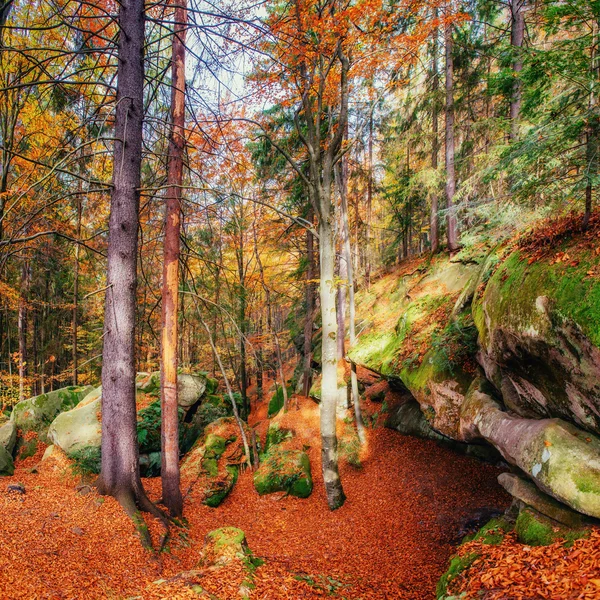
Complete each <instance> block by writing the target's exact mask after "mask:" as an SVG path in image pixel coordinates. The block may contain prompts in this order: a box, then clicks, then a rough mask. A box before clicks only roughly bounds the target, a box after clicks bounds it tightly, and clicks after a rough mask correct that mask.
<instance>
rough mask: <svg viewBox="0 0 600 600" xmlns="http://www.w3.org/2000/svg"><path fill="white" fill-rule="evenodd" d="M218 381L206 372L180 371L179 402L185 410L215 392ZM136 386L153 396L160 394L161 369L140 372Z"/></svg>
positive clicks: (178, 380) (178, 379)
mask: <svg viewBox="0 0 600 600" xmlns="http://www.w3.org/2000/svg"><path fill="white" fill-rule="evenodd" d="M217 386H218V383H217V381H216V380H214V379H211V378H209V377H208V376H207V375H206V373H194V374H191V373H179V374H178V375H177V404H178V405H179V407H180V408H182V409H183V411H184V412H186V413H187V411H188V410H189V409H190V408H192V407H193V406H194V405H195V404H197V403H198V402H199V401H200V400H201V399H202V397H203V396H204V395H205V394H206V393H214V392H215V391H216V389H217ZM136 388H137V389H138V390H139V391H141V392H143V393H145V394H150V395H153V396H157V397H158V396H159V395H160V371H155V372H153V373H138V374H137V377H136Z"/></svg>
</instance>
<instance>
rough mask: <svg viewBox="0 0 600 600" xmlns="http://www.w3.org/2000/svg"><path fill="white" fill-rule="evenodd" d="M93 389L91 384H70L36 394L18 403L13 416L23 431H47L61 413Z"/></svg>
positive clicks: (72, 406)
mask: <svg viewBox="0 0 600 600" xmlns="http://www.w3.org/2000/svg"><path fill="white" fill-rule="evenodd" d="M92 389H93V388H92V387H90V386H68V387H66V388H61V389H58V390H53V391H52V392H48V393H47V394H40V395H39V396H34V397H33V398H29V399H27V400H23V401H21V402H19V403H18V404H16V405H15V407H14V409H13V414H12V416H11V418H12V419H13V420H14V421H15V423H16V424H17V426H18V427H19V429H21V430H22V431H37V432H38V433H45V432H46V431H47V429H48V427H49V426H50V424H51V423H52V421H53V420H54V419H55V417H56V416H57V415H58V414H59V413H61V412H64V411H67V410H71V409H72V408H74V407H75V406H77V405H78V404H79V402H80V401H81V400H82V399H83V398H84V397H85V396H86V395H87V394H88V393H89V392H90V391H91V390H92Z"/></svg>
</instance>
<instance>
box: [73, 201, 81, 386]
mask: <svg viewBox="0 0 600 600" xmlns="http://www.w3.org/2000/svg"><path fill="white" fill-rule="evenodd" d="M81 214H82V205H81V196H80V195H78V196H77V225H76V231H77V240H78V241H79V239H80V238H81ZM79 249H80V246H79V244H75V265H74V267H73V312H72V315H71V340H72V346H73V348H72V351H71V352H72V355H71V356H72V359H73V385H77V381H78V375H79V373H78V363H77V360H78V356H77V328H78V324H79V321H78V312H79Z"/></svg>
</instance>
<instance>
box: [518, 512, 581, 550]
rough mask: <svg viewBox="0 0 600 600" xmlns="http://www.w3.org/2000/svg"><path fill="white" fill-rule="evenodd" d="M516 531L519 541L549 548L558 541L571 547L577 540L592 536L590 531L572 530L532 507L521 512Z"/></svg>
mask: <svg viewBox="0 0 600 600" xmlns="http://www.w3.org/2000/svg"><path fill="white" fill-rule="evenodd" d="M515 531H516V532H517V538H518V540H519V541H520V542H521V543H522V544H527V545H528V546H549V545H550V544H553V543H554V542H556V541H558V540H564V541H565V545H566V546H569V545H571V544H572V543H573V542H574V541H575V540H577V539H580V538H583V537H587V536H588V535H589V534H590V530H589V529H586V528H581V529H571V528H569V527H566V526H564V525H562V524H561V523H559V522H558V521H554V520H553V519H550V518H549V517H546V516H544V515H542V514H541V513H539V512H537V511H536V510H534V509H533V508H531V507H525V508H523V509H522V510H521V511H520V512H519V516H518V517H517V522H516V523H515Z"/></svg>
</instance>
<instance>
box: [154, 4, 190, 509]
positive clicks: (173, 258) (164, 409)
mask: <svg viewBox="0 0 600 600" xmlns="http://www.w3.org/2000/svg"><path fill="white" fill-rule="evenodd" d="M186 27H187V8H186V2H185V0H184V1H183V2H182V3H181V4H178V5H177V6H176V7H175V14H174V30H173V50H172V52H173V54H172V59H171V60H172V65H171V69H172V82H171V88H172V92H171V132H170V136H169V155H168V158H167V207H166V213H165V247H164V261H163V287H162V360H161V366H162V377H161V414H162V429H161V449H162V455H161V472H160V473H161V480H162V500H163V504H164V505H165V506H166V507H167V508H168V509H169V512H170V513H171V516H172V517H178V516H180V515H181V514H182V512H183V498H182V496H181V489H180V487H179V433H178V432H179V413H178V410H179V406H178V403H177V357H178V353H177V342H178V319H177V308H178V305H179V304H178V301H179V235H180V230H181V190H182V186H183V153H184V149H185V33H186Z"/></svg>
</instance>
